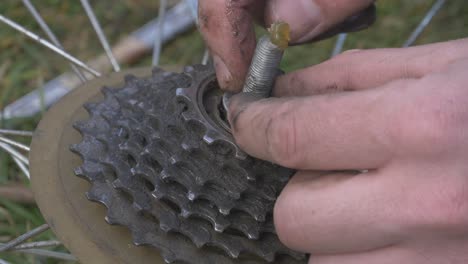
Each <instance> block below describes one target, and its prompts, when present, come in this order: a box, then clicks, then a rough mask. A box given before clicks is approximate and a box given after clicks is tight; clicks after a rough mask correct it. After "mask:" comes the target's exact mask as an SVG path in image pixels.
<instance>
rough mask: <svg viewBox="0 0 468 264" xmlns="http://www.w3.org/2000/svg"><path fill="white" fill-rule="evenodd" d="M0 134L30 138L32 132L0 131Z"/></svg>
mask: <svg viewBox="0 0 468 264" xmlns="http://www.w3.org/2000/svg"><path fill="white" fill-rule="evenodd" d="M0 134H2V135H11V136H23V137H32V136H33V134H34V132H32V131H24V130H10V129H0Z"/></svg>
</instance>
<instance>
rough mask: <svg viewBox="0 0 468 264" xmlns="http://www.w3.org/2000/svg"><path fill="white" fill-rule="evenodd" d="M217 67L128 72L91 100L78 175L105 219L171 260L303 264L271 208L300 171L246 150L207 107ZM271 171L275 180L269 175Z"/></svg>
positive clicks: (79, 125)
mask: <svg viewBox="0 0 468 264" xmlns="http://www.w3.org/2000/svg"><path fill="white" fill-rule="evenodd" d="M214 83H216V82H215V80H214V74H213V72H212V71H210V70H208V69H207V68H204V67H201V66H195V67H188V68H186V71H185V72H184V73H182V74H176V73H168V72H164V71H160V70H156V71H154V72H153V75H152V76H151V77H148V78H136V77H127V78H126V82H125V85H123V87H121V88H118V89H113V88H105V89H104V90H103V91H104V95H105V97H104V99H103V100H102V101H100V102H97V103H87V104H85V108H86V109H87V111H88V112H89V114H90V118H89V119H87V120H86V121H83V122H79V123H76V124H75V127H76V128H77V129H78V130H79V131H80V133H81V134H82V135H83V141H82V142H80V143H79V144H76V145H75V146H74V148H73V149H74V150H75V151H76V152H77V153H79V154H80V155H81V157H82V158H83V164H82V165H81V166H80V167H79V168H78V169H77V170H76V173H77V174H78V175H80V176H82V177H85V178H86V179H87V180H88V181H90V182H91V183H92V187H91V189H90V190H89V191H88V198H90V199H91V200H95V201H99V202H101V203H102V204H104V205H106V207H107V208H108V210H107V216H106V220H107V221H108V222H109V223H112V224H119V225H123V226H126V227H128V228H129V229H130V230H131V231H132V235H133V239H134V242H135V243H136V244H138V245H142V244H144V245H151V246H153V247H156V248H158V249H159V251H160V252H161V254H162V255H163V257H164V259H165V260H166V261H167V262H173V261H176V262H179V261H180V262H181V263H264V262H273V261H274V262H275V263H303V262H304V261H305V258H304V256H303V255H302V254H299V253H296V252H293V251H291V250H289V249H287V248H286V247H284V246H283V245H281V243H280V242H279V240H278V238H277V237H276V235H275V233H274V227H273V223H272V217H271V211H272V207H273V203H274V200H275V198H276V196H277V195H278V194H279V191H280V190H281V189H282V187H283V186H284V184H285V183H286V181H287V179H288V177H289V176H290V174H291V172H290V171H289V170H286V169H283V168H279V167H277V166H274V165H272V164H269V163H266V162H263V161H258V160H255V159H252V158H250V157H248V156H246V155H245V154H244V153H243V152H242V151H240V150H239V149H238V148H237V146H236V145H235V144H234V143H233V139H232V137H231V136H230V134H229V133H228V132H227V131H226V130H225V129H223V128H222V127H221V126H218V125H217V124H216V122H213V120H211V119H210V118H209V117H208V116H207V113H206V112H204V103H205V102H206V101H207V102H210V101H212V98H211V99H210V98H204V97H203V95H204V94H205V92H206V91H207V89H208V88H209V89H212V88H213V84H214ZM266 175H268V176H270V177H265V176H266Z"/></svg>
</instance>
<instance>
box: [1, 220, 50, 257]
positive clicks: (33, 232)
mask: <svg viewBox="0 0 468 264" xmlns="http://www.w3.org/2000/svg"><path fill="white" fill-rule="evenodd" d="M48 229H49V225H48V224H43V225H41V226H39V227H36V228H34V229H33V230H31V231H29V232H27V233H24V234H22V235H21V236H19V237H17V238H15V239H13V240H11V241H10V242H8V243H6V244H2V245H1V246H0V252H4V251H6V250H9V249H11V248H14V247H16V246H18V245H19V244H21V243H23V242H24V241H26V240H28V239H30V238H32V237H35V236H37V235H39V234H42V233H44V232H45V231H47V230H48Z"/></svg>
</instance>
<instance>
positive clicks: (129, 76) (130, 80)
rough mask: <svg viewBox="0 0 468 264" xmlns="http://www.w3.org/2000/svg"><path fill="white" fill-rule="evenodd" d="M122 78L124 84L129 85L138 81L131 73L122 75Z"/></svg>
mask: <svg viewBox="0 0 468 264" xmlns="http://www.w3.org/2000/svg"><path fill="white" fill-rule="evenodd" d="M124 80H125V83H126V84H129V85H131V84H134V83H136V82H138V78H137V77H136V76H135V75H133V74H127V75H125V76H124Z"/></svg>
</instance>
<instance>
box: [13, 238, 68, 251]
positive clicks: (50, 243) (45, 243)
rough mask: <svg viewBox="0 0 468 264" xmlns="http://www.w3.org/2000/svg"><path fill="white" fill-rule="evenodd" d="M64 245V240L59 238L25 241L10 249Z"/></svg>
mask: <svg viewBox="0 0 468 264" xmlns="http://www.w3.org/2000/svg"><path fill="white" fill-rule="evenodd" d="M60 245H62V242H60V241H57V240H49V241H36V242H30V243H24V244H21V245H18V246H16V247H14V248H10V250H13V251H15V250H24V249H33V248H44V247H56V246H60Z"/></svg>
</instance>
